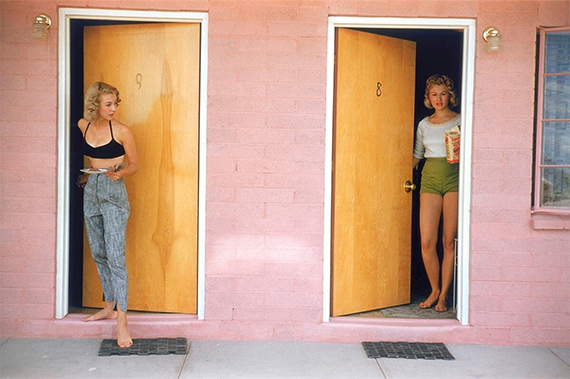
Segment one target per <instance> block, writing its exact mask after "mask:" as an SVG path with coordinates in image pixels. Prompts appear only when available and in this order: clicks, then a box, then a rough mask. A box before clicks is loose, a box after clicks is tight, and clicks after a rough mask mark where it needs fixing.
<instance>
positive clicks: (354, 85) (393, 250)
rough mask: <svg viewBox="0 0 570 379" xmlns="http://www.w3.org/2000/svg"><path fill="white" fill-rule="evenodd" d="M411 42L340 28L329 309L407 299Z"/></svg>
mask: <svg viewBox="0 0 570 379" xmlns="http://www.w3.org/2000/svg"><path fill="white" fill-rule="evenodd" d="M415 53H416V49H415V43H414V42H410V41H405V40H400V39H395V38H390V37H384V36H379V35H375V34H372V33H366V32H359V31H355V30H349V29H338V31H337V38H336V73H335V80H336V82H335V85H336V89H335V108H334V111H335V126H334V157H333V161H334V162H333V163H334V166H333V167H334V168H333V222H332V224H333V237H332V239H333V240H332V251H333V255H332V262H333V271H332V312H331V313H332V315H333V316H339V315H345V314H351V313H358V312H363V311H368V310H373V309H380V308H385V307H389V306H394V305H399V304H404V303H409V302H410V270H411V267H410V266H411V212H412V211H411V204H412V196H411V193H407V192H406V191H405V190H404V184H405V182H406V181H407V180H411V179H412V152H413V134H414V84H415Z"/></svg>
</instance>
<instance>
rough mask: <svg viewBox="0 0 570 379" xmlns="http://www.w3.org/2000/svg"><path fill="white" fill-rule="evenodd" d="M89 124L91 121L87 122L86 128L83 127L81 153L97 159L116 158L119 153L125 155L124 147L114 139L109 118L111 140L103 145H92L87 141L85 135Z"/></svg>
mask: <svg viewBox="0 0 570 379" xmlns="http://www.w3.org/2000/svg"><path fill="white" fill-rule="evenodd" d="M89 125H91V123H89V124H87V128H85V134H83V154H85V155H87V156H88V157H91V158H99V159H109V158H117V157H120V156H121V155H125V148H124V147H123V145H121V144H120V143H118V142H117V141H116V140H115V137H113V127H112V126H111V120H109V129H110V130H111V141H109V143H108V144H106V145H103V146H98V147H93V146H91V145H89V144H88V143H87V141H86V140H85V136H87V131H88V130H89Z"/></svg>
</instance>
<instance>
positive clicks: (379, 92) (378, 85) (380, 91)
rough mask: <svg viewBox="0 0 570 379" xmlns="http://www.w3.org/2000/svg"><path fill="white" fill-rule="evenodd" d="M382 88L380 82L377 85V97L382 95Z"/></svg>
mask: <svg viewBox="0 0 570 379" xmlns="http://www.w3.org/2000/svg"><path fill="white" fill-rule="evenodd" d="M380 87H382V83H380V82H378V83H376V96H378V97H380V96H381V95H382V90H381V89H380Z"/></svg>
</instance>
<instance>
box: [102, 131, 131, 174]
mask: <svg viewBox="0 0 570 379" xmlns="http://www.w3.org/2000/svg"><path fill="white" fill-rule="evenodd" d="M113 126H114V127H115V125H113ZM117 126H118V127H116V130H117V132H118V133H116V137H115V139H116V140H117V142H119V143H120V144H121V145H123V147H124V148H125V158H126V163H127V165H126V167H124V168H122V169H119V170H118V171H108V172H107V175H108V176H109V177H110V178H111V179H119V178H125V177H127V176H131V175H134V174H135V173H136V172H137V171H138V170H139V164H138V159H137V148H136V144H135V137H134V135H133V133H132V132H131V130H130V129H129V127H128V126H126V125H123V124H120V123H117Z"/></svg>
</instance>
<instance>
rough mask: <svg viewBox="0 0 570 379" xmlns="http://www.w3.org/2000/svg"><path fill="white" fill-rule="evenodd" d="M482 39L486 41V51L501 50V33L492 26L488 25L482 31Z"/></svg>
mask: <svg viewBox="0 0 570 379" xmlns="http://www.w3.org/2000/svg"><path fill="white" fill-rule="evenodd" d="M483 40H485V42H487V51H489V52H494V51H500V50H501V33H499V29H497V28H496V27H494V26H489V27H487V28H485V30H484V31H483Z"/></svg>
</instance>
